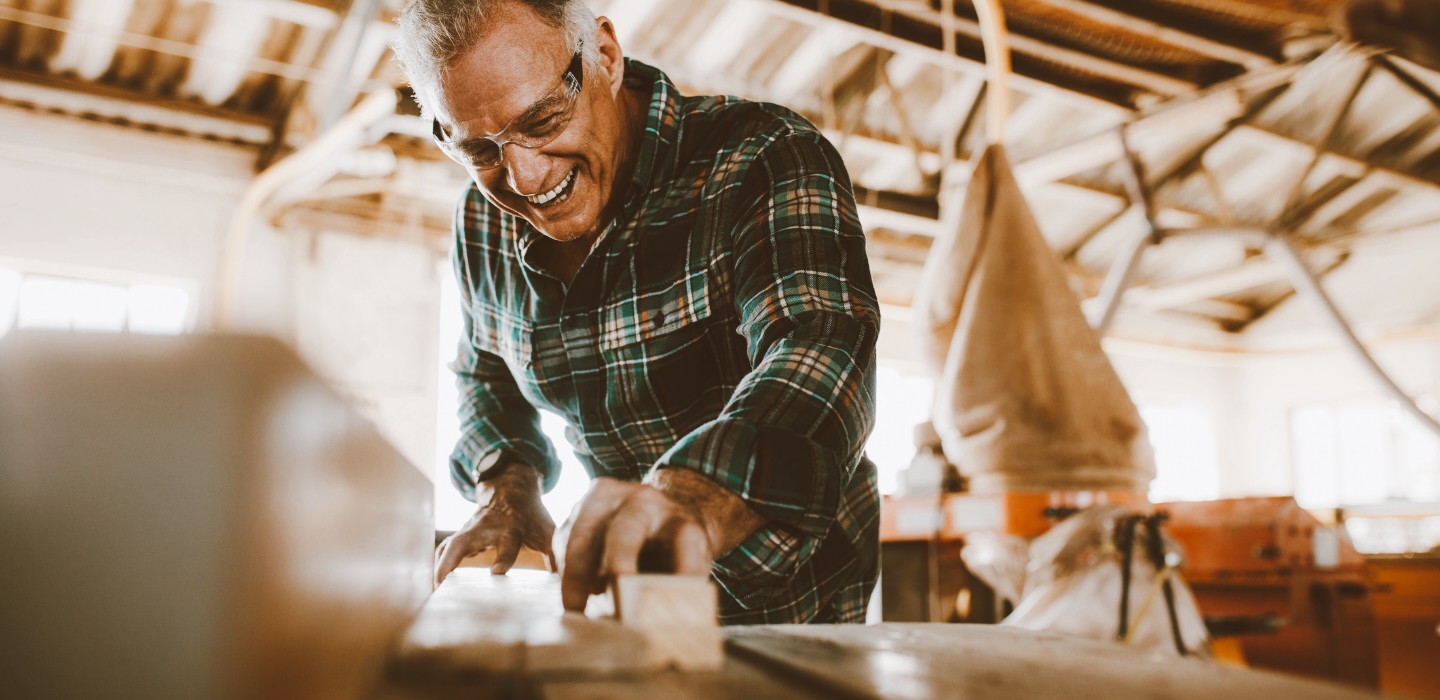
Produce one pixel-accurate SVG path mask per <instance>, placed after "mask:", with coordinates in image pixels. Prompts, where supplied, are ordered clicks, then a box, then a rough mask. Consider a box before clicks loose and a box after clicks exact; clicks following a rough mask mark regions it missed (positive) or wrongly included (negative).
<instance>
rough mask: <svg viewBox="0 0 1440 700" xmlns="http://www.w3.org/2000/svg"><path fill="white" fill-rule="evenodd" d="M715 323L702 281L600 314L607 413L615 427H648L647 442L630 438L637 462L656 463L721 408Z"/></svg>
mask: <svg viewBox="0 0 1440 700" xmlns="http://www.w3.org/2000/svg"><path fill="white" fill-rule="evenodd" d="M691 279H692V280H693V279H694V278H691ZM716 318H718V317H717V316H716V315H715V314H714V307H713V305H712V303H711V297H710V295H709V294H708V285H707V284H706V283H705V282H703V281H699V282H697V283H695V284H693V285H687V284H686V283H685V282H684V281H682V282H680V283H677V284H676V285H675V286H673V287H670V288H668V289H664V290H662V291H659V292H655V293H652V294H646V295H642V296H639V297H634V298H631V299H626V300H623V301H621V302H619V303H616V304H614V305H612V306H610V307H609V308H607V309H606V310H605V313H603V314H602V315H601V317H600V322H601V332H600V337H599V343H598V344H599V347H600V353H601V356H602V358H603V364H604V373H605V378H606V385H607V391H606V392H605V406H604V410H605V411H606V412H607V413H608V414H609V415H610V416H612V417H613V418H615V419H618V420H617V421H616V422H617V423H619V424H622V425H623V424H629V425H645V426H647V427H646V428H645V431H646V432H647V435H644V436H640V435H635V436H628V439H629V440H631V441H632V442H631V444H632V445H635V444H636V442H634V441H639V444H642V445H643V449H642V451H643V452H645V453H646V454H644V455H643V456H642V460H644V461H653V460H654V459H657V458H658V457H659V456H660V454H663V453H664V451H665V450H666V449H669V448H670V446H671V445H672V444H673V442H674V440H675V439H676V438H678V437H679V436H680V435H683V434H684V433H686V432H689V431H690V430H693V429H694V428H695V427H698V425H699V423H703V422H704V421H707V420H712V419H714V418H715V417H716V415H718V413H719V411H720V408H721V407H722V406H723V405H724V399H725V397H723V396H721V394H722V393H723V384H724V380H723V378H722V377H721V376H720V368H719V365H718V363H717V362H716V358H715V353H714V350H713V348H712V347H711V342H710V339H709V338H708V337H707V334H709V333H715V332H720V331H719V329H717V328H716V326H715V320H716ZM697 421H698V422H697ZM659 426H665V427H666V428H668V429H659Z"/></svg>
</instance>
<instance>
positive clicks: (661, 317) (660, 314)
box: [652, 311, 665, 328]
mask: <svg viewBox="0 0 1440 700" xmlns="http://www.w3.org/2000/svg"><path fill="white" fill-rule="evenodd" d="M652 325H653V326H654V327H656V328H659V327H661V326H663V325H665V312H664V311H656V312H655V322H654V323H653V324H652Z"/></svg>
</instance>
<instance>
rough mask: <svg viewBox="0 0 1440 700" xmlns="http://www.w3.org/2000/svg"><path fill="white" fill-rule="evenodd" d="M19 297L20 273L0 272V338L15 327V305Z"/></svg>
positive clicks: (11, 271) (12, 271)
mask: <svg viewBox="0 0 1440 700" xmlns="http://www.w3.org/2000/svg"><path fill="white" fill-rule="evenodd" d="M19 296H20V273H18V272H16V271H14V270H0V336H3V335H5V334H6V333H9V332H10V327H11V326H13V325H15V305H16V304H17V303H18V301H19Z"/></svg>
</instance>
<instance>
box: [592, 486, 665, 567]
mask: <svg viewBox="0 0 1440 700" xmlns="http://www.w3.org/2000/svg"><path fill="white" fill-rule="evenodd" d="M636 501H637V499H635V498H631V499H628V500H626V501H625V503H624V505H622V506H620V509H619V510H618V511H617V512H616V513H615V517H613V518H611V519H610V524H609V525H608V526H607V527H606V528H605V556H604V558H603V560H602V561H601V565H600V573H601V575H602V577H603V578H613V577H616V576H627V575H630V574H634V573H637V572H639V570H640V549H641V548H642V547H644V546H645V541H646V540H648V539H649V538H650V535H651V534H652V532H653V531H654V528H653V527H652V524H653V522H654V518H653V517H651V515H650V513H649V512H648V510H647V509H646V508H645V506H644V505H642V504H640V503H636Z"/></svg>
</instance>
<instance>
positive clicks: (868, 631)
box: [726, 623, 1378, 700]
mask: <svg viewBox="0 0 1440 700" xmlns="http://www.w3.org/2000/svg"><path fill="white" fill-rule="evenodd" d="M726 637H727V640H728V650H729V652H730V655H731V656H732V657H736V656H739V657H742V658H744V659H745V660H747V661H751V662H754V663H757V664H760V665H763V666H768V667H769V668H771V669H772V671H773V672H774V673H776V674H783V675H790V676H793V677H794V678H796V679H803V682H804V684H805V685H807V686H809V687H811V688H812V689H813V691H814V692H815V694H816V695H817V696H821V697H833V698H866V699H871V698H887V699H888V698H895V699H897V700H898V699H900V698H906V699H917V698H967V699H968V700H1020V699H1022V698H1024V699H1029V698H1052V697H1064V698H1068V699H1071V700H1127V699H1131V698H1134V699H1136V700H1139V699H1141V698H1143V699H1145V700H1192V699H1193V700H1202V699H1211V698H1224V699H1225V700H1277V699H1278V698H1311V699H1313V700H1342V699H1357V700H1358V699H1359V698H1375V697H1378V696H1377V695H1374V694H1371V693H1366V692H1364V691H1360V690H1353V689H1350V688H1345V687H1342V686H1338V685H1332V684H1325V683H1319V682H1315V681H1309V680H1302V679H1298V678H1294V677H1289V676H1282V675H1279V674H1274V673H1266V672H1262V671H1251V670H1247V669H1240V668H1233V667H1229V666H1223V665H1220V664H1218V663H1215V662H1212V661H1205V660H1201V659H1195V658H1186V659H1176V658H1174V657H1163V658H1162V657H1151V656H1147V655H1145V654H1144V653H1143V652H1139V651H1136V650H1135V649H1132V648H1128V647H1125V646H1123V645H1120V644H1117V643H1109V642H1096V641H1089V640H1083V639H1076V638H1074V637H1065V636H1061V635H1057V634H1048V633H1040V632H1030V631H1026V630H1018V629H1013V628H1009V627H999V626H995V625H963V624H962V625H946V624H924V623H920V624H883V625H876V626H868V627H866V626H859V625H815V626H767V627H748V628H745V627H741V628H732V629H729V630H727V633H726Z"/></svg>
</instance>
